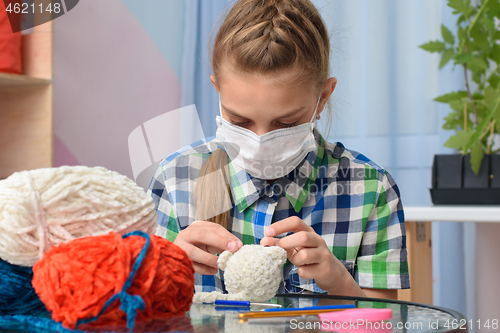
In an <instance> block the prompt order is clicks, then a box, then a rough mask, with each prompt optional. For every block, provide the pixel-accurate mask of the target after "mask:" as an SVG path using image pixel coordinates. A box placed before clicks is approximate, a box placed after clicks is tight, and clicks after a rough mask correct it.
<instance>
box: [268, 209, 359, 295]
mask: <svg viewBox="0 0 500 333" xmlns="http://www.w3.org/2000/svg"><path fill="white" fill-rule="evenodd" d="M290 231H292V232H293V234H292V235H289V236H286V237H283V238H281V239H278V238H272V237H274V236H276V235H279V234H282V233H286V232H290ZM265 234H266V236H267V237H264V238H263V239H262V240H261V242H260V244H261V245H268V246H276V245H278V246H280V247H282V248H283V249H285V250H286V251H287V254H288V260H290V262H291V263H292V264H294V265H295V266H297V267H298V274H299V275H300V277H302V278H303V279H314V281H316V284H317V285H318V287H320V288H321V289H323V290H326V291H328V292H329V293H330V294H336V295H341V294H345V293H346V291H347V290H346V288H345V287H346V283H347V285H348V287H349V288H347V289H349V290H350V291H352V290H351V288H354V290H356V291H358V292H356V294H357V293H359V292H361V295H364V294H363V292H362V291H361V289H360V288H359V286H358V285H357V284H356V282H355V281H354V279H352V277H351V275H350V274H349V272H347V270H346V269H345V267H344V265H343V264H342V263H341V262H340V261H339V260H338V259H337V258H336V257H335V256H334V255H333V253H332V252H331V251H330V250H329V249H328V247H327V245H326V242H325V241H324V239H323V238H322V237H321V236H320V235H318V234H317V233H316V232H315V231H314V229H313V228H311V227H310V226H308V225H307V224H305V223H304V221H302V220H301V219H300V218H298V217H296V216H292V217H289V218H286V219H284V220H281V221H278V222H275V223H273V224H272V225H270V226H269V227H267V228H266V230H265ZM352 283H354V284H355V286H353V285H351V284H352ZM350 291H348V293H349V294H352V292H350Z"/></svg>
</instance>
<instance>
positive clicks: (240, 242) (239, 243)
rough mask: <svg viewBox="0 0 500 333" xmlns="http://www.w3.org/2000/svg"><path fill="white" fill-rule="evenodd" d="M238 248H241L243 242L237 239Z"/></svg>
mask: <svg viewBox="0 0 500 333" xmlns="http://www.w3.org/2000/svg"><path fill="white" fill-rule="evenodd" d="M238 246H239V247H242V246H243V242H242V241H240V240H239V239H238Z"/></svg>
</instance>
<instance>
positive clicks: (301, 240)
mask: <svg viewBox="0 0 500 333" xmlns="http://www.w3.org/2000/svg"><path fill="white" fill-rule="evenodd" d="M321 241H323V239H322V238H321V236H319V235H318V234H316V233H315V232H306V231H299V232H297V233H295V234H292V235H289V236H286V237H283V238H281V239H279V240H278V245H279V246H281V247H282V248H284V249H285V250H290V249H294V248H295V249H297V251H300V249H301V248H309V247H318V246H320V245H321Z"/></svg>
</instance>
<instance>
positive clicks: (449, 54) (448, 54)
mask: <svg viewBox="0 0 500 333" xmlns="http://www.w3.org/2000/svg"><path fill="white" fill-rule="evenodd" d="M454 55H455V51H453V49H448V50H446V51H445V52H444V53H443V56H442V57H441V61H440V62H439V69H441V68H443V67H444V66H445V65H446V64H447V63H448V62H449V61H450V59H451V58H453V56H454Z"/></svg>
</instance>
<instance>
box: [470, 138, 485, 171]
mask: <svg viewBox="0 0 500 333" xmlns="http://www.w3.org/2000/svg"><path fill="white" fill-rule="evenodd" d="M483 156H484V151H483V145H482V144H481V142H476V143H475V144H474V145H473V146H472V148H471V150H470V164H471V166H472V171H474V173H475V174H476V175H477V174H478V172H479V169H480V168H481V162H482V160H483Z"/></svg>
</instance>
